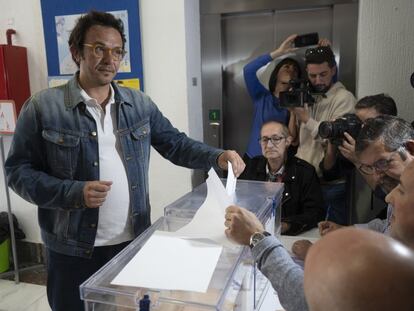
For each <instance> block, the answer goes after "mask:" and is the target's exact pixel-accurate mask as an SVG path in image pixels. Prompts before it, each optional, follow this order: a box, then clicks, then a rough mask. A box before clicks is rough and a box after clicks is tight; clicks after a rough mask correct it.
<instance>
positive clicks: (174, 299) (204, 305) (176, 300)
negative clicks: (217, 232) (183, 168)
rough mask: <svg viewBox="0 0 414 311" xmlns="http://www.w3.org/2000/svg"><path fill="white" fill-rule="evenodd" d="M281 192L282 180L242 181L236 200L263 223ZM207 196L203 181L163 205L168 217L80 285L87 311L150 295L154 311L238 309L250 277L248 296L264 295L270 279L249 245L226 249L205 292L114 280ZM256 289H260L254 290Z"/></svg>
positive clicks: (124, 306)
mask: <svg viewBox="0 0 414 311" xmlns="http://www.w3.org/2000/svg"><path fill="white" fill-rule="evenodd" d="M282 192H283V184H278V183H266V182H254V181H238V182H237V187H236V203H237V204H239V205H242V206H243V207H245V208H247V209H249V210H250V211H252V212H253V213H255V214H256V215H257V216H258V218H259V219H260V220H261V221H262V222H264V223H265V222H266V221H268V220H269V219H271V218H272V217H274V209H275V207H277V206H278V205H279V201H280V197H281V194H282ZM205 196H206V185H205V184H202V185H200V186H198V187H197V188H195V189H194V190H193V191H191V192H189V193H187V194H185V195H184V196H183V197H181V198H179V199H178V200H176V201H175V202H173V203H172V204H170V205H168V206H167V207H166V208H165V214H166V216H163V217H161V218H159V219H158V220H157V221H156V222H155V223H154V224H153V225H152V226H151V227H149V228H148V229H147V230H146V231H145V232H143V233H142V234H141V235H140V236H139V237H137V238H136V239H135V240H134V241H132V242H131V243H130V244H129V245H128V246H127V247H126V248H125V249H124V250H123V251H122V252H121V253H119V254H118V255H117V256H116V257H114V258H113V259H112V260H111V261H109V262H108V263H107V264H106V265H105V266H104V267H102V268H101V269H100V270H99V271H98V272H96V273H95V274H94V275H92V276H91V277H90V278H89V279H88V280H86V281H85V282H84V283H83V284H82V285H81V286H80V293H81V299H83V300H84V302H85V308H86V310H94V311H100V310H101V311H104V310H105V311H106V310H117V311H119V310H139V305H140V300H142V299H143V297H144V295H148V296H149V299H150V300H151V310H168V311H174V310H177V311H178V310H180V311H183V310H192V311H198V310H200V311H202V310H204V311H205V310H234V309H235V305H236V304H239V303H240V301H239V300H240V292H241V290H242V283H243V282H246V280H247V282H248V284H249V285H248V286H247V287H248V291H247V292H248V294H247V295H251V298H250V300H252V301H257V300H259V299H262V296H264V291H265V290H267V287H266V286H267V285H268V282H267V281H266V280H265V279H264V277H263V276H261V275H260V276H259V277H258V276H257V275H256V276H255V277H253V273H255V271H256V270H255V269H253V266H254V264H253V261H252V259H251V256H250V250H249V249H248V247H238V248H234V249H233V248H223V251H222V253H221V255H220V258H219V260H218V263H217V266H216V268H215V270H214V273H213V276H212V279H211V281H210V284H209V287H208V290H207V292H206V293H197V292H192V291H179V290H159V289H156V288H139V287H127V286H118V285H112V284H111V281H112V280H113V279H114V278H115V276H117V275H118V274H119V272H120V271H121V270H122V269H123V268H124V267H125V266H126V264H128V262H129V261H130V260H131V259H132V258H133V257H134V256H135V255H136V254H137V252H139V251H140V249H141V248H142V246H143V245H144V244H145V243H146V241H147V240H148V239H149V238H150V237H151V235H152V234H153V233H154V232H155V231H156V230H161V231H171V232H174V231H176V230H178V229H179V228H181V227H182V226H184V225H185V224H187V223H189V222H190V221H191V219H192V217H193V215H194V214H195V212H196V210H197V209H198V208H199V207H200V206H201V204H202V203H203V201H204V198H205ZM180 206H181V208H180ZM223 221H224V219H223ZM194 260H197V259H196V258H195V259H194ZM156 268H157V267H148V269H156ZM172 268H173V267H172ZM252 282H256V284H253V283H252ZM259 283H260V284H259ZM243 287H245V285H243ZM254 287H256V290H253V288H254ZM243 299H244V298H243ZM244 300H245V299H244Z"/></svg>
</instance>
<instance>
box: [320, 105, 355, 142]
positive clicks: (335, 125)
mask: <svg viewBox="0 0 414 311" xmlns="http://www.w3.org/2000/svg"><path fill="white" fill-rule="evenodd" d="M361 127H362V122H361V120H360V119H359V118H358V117H357V116H356V115H355V114H353V113H347V114H345V115H343V116H342V117H340V118H338V119H336V120H335V121H324V122H321V124H320V125H319V129H318V134H319V136H320V137H322V138H327V139H329V140H330V142H331V143H332V144H334V145H336V146H340V145H342V142H343V140H344V132H347V133H348V134H349V135H351V136H352V137H353V138H356V137H357V136H358V134H359V131H360V130H361Z"/></svg>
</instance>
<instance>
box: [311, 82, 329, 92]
mask: <svg viewBox="0 0 414 311" xmlns="http://www.w3.org/2000/svg"><path fill="white" fill-rule="evenodd" d="M330 88H331V86H330V85H328V86H326V85H325V84H316V85H312V90H313V92H314V93H322V94H325V93H326V92H328V91H329V89H330Z"/></svg>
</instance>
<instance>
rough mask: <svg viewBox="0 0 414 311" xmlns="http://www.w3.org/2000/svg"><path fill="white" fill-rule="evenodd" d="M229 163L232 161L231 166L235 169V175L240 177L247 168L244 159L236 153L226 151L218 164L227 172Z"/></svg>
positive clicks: (218, 160)
mask: <svg viewBox="0 0 414 311" xmlns="http://www.w3.org/2000/svg"><path fill="white" fill-rule="evenodd" d="M227 161H230V163H231V166H232V167H233V172H234V175H235V176H236V177H239V176H240V174H241V173H242V172H243V171H244V168H245V167H246V164H244V162H243V160H242V158H240V156H239V155H238V153H237V152H236V151H234V150H226V151H224V152H223V153H222V154H220V155H219V157H218V159H217V164H218V166H219V167H220V168H221V169H222V170H227V169H228V167H227Z"/></svg>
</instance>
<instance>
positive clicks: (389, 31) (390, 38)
mask: <svg viewBox="0 0 414 311" xmlns="http://www.w3.org/2000/svg"><path fill="white" fill-rule="evenodd" d="M413 18H414V1H412V0H360V8H359V25H358V73H357V96H358V98H361V97H363V96H366V95H372V94H377V93H388V94H389V95H390V96H392V97H393V98H394V99H395V101H396V103H397V106H398V114H399V115H400V116H401V117H403V118H404V119H406V120H407V121H412V120H414V89H413V88H412V87H411V85H410V82H409V80H410V75H411V74H412V72H413V71H414V22H413Z"/></svg>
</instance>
